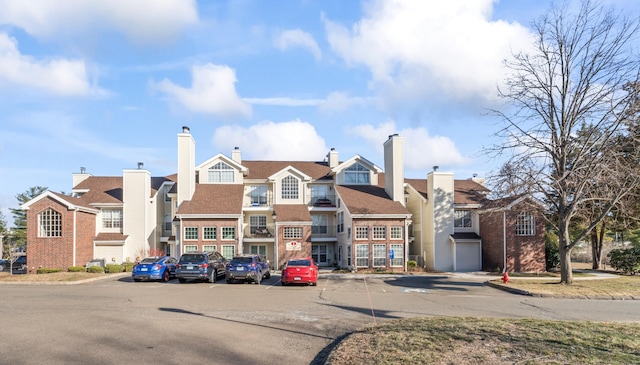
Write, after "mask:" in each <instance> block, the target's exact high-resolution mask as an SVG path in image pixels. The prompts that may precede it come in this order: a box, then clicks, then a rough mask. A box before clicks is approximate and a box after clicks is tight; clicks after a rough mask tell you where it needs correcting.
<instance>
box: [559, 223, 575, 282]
mask: <svg viewBox="0 0 640 365" xmlns="http://www.w3.org/2000/svg"><path fill="white" fill-rule="evenodd" d="M559 227H560V231H559V232H558V241H559V242H558V250H559V254H560V283H561V284H567V285H571V284H573V271H572V270H571V250H572V249H573V246H570V245H569V242H570V241H569V224H568V222H566V221H563V220H561V222H560V224H559Z"/></svg>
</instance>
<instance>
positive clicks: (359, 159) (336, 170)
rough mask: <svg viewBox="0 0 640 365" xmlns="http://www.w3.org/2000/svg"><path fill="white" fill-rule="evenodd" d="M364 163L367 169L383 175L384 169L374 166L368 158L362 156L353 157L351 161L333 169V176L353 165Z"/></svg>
mask: <svg viewBox="0 0 640 365" xmlns="http://www.w3.org/2000/svg"><path fill="white" fill-rule="evenodd" d="M356 162H358V163H362V164H363V165H365V166H366V167H367V168H369V169H371V170H373V171H374V172H375V173H378V174H379V173H381V172H382V169H381V168H380V167H378V166H376V164H374V163H373V162H371V161H369V160H367V159H366V158H364V157H362V156H360V155H355V156H353V157H351V158H350V159H348V160H346V161H344V162H341V163H340V164H338V166H336V167H334V168H332V169H331V175H335V174H337V173H339V172H340V171H342V170H344V169H346V168H347V167H349V166H351V165H353V164H354V163H356Z"/></svg>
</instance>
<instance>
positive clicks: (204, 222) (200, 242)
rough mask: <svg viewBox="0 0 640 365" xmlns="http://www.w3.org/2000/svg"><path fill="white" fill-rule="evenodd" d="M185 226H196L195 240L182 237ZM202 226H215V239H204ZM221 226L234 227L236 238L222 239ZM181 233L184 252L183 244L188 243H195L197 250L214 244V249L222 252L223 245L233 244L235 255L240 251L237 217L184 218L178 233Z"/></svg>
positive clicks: (187, 244) (202, 249)
mask: <svg viewBox="0 0 640 365" xmlns="http://www.w3.org/2000/svg"><path fill="white" fill-rule="evenodd" d="M185 227H198V239H197V240H186V241H185V239H184V228H185ZM204 227H216V239H215V240H205V239H204ZM222 227H234V228H235V229H236V238H235V239H234V240H223V239H222ZM178 234H180V235H181V237H182V239H181V241H182V246H183V249H182V251H183V252H184V246H189V245H197V246H198V251H200V252H202V251H204V246H208V245H216V249H217V250H218V252H220V253H222V246H223V245H233V246H234V247H235V253H236V255H237V254H239V253H241V252H240V251H239V249H238V236H239V235H240V231H239V228H238V220H237V219H231V218H229V219H185V220H183V221H182V228H181V231H180V232H179V233H178Z"/></svg>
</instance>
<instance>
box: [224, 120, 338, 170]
mask: <svg viewBox="0 0 640 365" xmlns="http://www.w3.org/2000/svg"><path fill="white" fill-rule="evenodd" d="M212 141H213V145H214V146H215V147H216V148H217V149H220V150H221V151H231V150H232V149H233V148H234V147H240V150H241V151H242V158H243V159H248V160H276V161H290V160H292V159H294V160H296V161H320V160H322V159H323V158H324V156H325V155H326V154H327V151H328V150H329V149H328V148H327V146H326V143H325V141H324V139H323V138H322V137H320V136H319V135H318V132H317V131H316V129H315V128H314V126H312V125H311V124H309V123H307V122H303V121H300V120H292V121H288V122H281V123H275V122H271V121H264V122H261V123H258V124H255V125H252V126H250V127H247V128H245V127H240V126H236V125H227V126H223V127H220V128H218V129H216V131H215V132H214V135H213V140H212ZM247 141H251V143H247Z"/></svg>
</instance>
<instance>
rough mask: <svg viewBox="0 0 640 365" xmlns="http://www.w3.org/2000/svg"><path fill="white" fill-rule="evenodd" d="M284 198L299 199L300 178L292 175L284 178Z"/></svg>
mask: <svg viewBox="0 0 640 365" xmlns="http://www.w3.org/2000/svg"><path fill="white" fill-rule="evenodd" d="M282 199H298V179H296V178H295V177H293V176H291V175H289V176H287V177H285V178H284V179H282Z"/></svg>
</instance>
